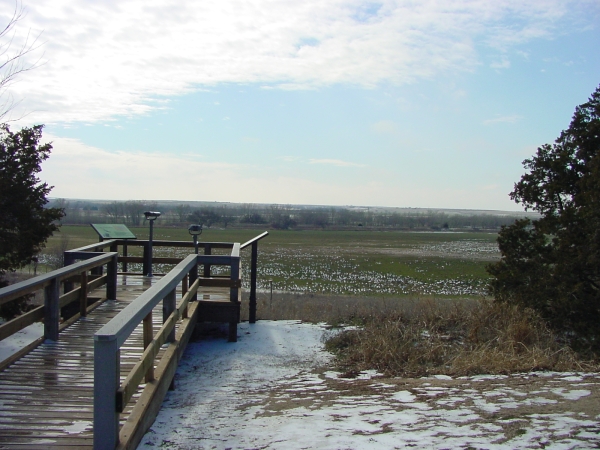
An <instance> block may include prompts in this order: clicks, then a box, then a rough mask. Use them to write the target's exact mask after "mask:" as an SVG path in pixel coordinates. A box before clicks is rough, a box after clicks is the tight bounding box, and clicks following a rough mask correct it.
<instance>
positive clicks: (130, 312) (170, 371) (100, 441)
mask: <svg viewBox="0 0 600 450" xmlns="http://www.w3.org/2000/svg"><path fill="white" fill-rule="evenodd" d="M267 235H268V232H264V233H262V234H261V235H259V236H256V237H255V238H253V239H251V240H250V241H248V242H246V243H244V244H242V245H240V244H238V243H225V242H204V243H200V244H199V247H200V248H203V249H204V252H203V253H204V254H200V255H196V254H192V255H189V256H187V257H186V258H184V259H182V258H160V257H158V258H154V257H152V256H151V255H150V253H149V252H148V251H147V249H148V248H149V246H148V242H147V241H130V240H119V239H115V240H108V241H103V242H99V243H95V244H91V245H87V246H84V247H81V248H77V249H74V250H69V251H67V252H65V253H64V256H65V267H63V268H62V269H58V270H55V271H53V272H49V273H47V274H45V275H40V276H38V277H36V278H32V279H30V280H27V281H23V282H20V283H17V284H14V285H11V286H8V287H5V288H2V289H0V304H4V303H7V302H10V301H15V300H17V299H19V298H22V297H24V296H27V295H31V294H33V293H35V292H36V291H39V290H41V289H43V290H44V305H43V306H40V307H37V308H35V309H33V310H32V311H29V312H27V313H25V314H23V315H21V316H19V317H17V318H16V319H14V320H11V321H9V322H7V323H5V324H3V325H1V326H0V340H2V339H4V338H6V337H8V336H10V335H12V334H14V333H16V332H17V331H19V330H22V329H23V328H25V327H27V326H29V325H31V324H33V323H35V322H38V321H40V320H43V321H44V337H42V338H40V339H38V340H36V341H35V342H34V343H32V344H30V345H28V346H27V347H25V348H23V349H22V350H20V351H19V352H17V353H16V354H15V355H14V356H13V357H11V358H9V359H8V360H6V361H4V362H3V363H0V370H3V369H4V368H5V367H6V366H8V365H9V364H11V363H12V362H14V361H15V360H16V359H18V358H20V357H21V356H22V355H23V354H25V353H27V352H28V351H30V350H31V349H32V348H35V346H37V345H39V344H41V343H42V342H43V341H44V339H51V340H54V341H57V340H58V338H59V332H60V331H61V330H62V329H64V328H66V327H67V326H69V325H70V324H72V323H73V322H74V321H76V320H77V319H78V318H79V317H82V316H85V315H86V314H88V313H89V312H91V311H92V310H93V309H95V308H96V307H97V306H99V305H100V304H101V303H102V302H103V301H105V300H106V299H111V300H116V297H117V275H118V264H119V263H121V264H122V265H123V266H122V269H123V272H125V273H127V274H131V272H127V263H129V262H131V263H142V264H143V271H142V272H143V273H147V272H148V269H149V267H150V265H151V264H153V263H154V264H156V263H166V264H176V266H175V268H174V269H173V270H171V271H170V272H169V273H168V274H166V275H165V276H163V277H161V278H160V279H159V280H158V281H157V282H156V283H155V284H154V285H152V286H151V287H150V288H149V289H148V290H147V291H145V292H144V293H143V294H141V295H140V296H139V297H138V298H137V299H135V300H134V301H133V302H132V303H130V304H129V305H128V306H127V307H125V308H124V309H123V310H122V311H121V312H120V313H119V314H118V315H117V316H116V317H114V318H113V319H112V320H111V321H110V322H109V323H108V324H106V325H105V326H104V327H103V328H102V329H101V330H99V331H98V332H97V333H96V334H95V336H94V448H95V449H111V450H112V449H114V448H115V447H118V448H133V447H134V446H135V444H136V443H137V442H139V441H140V440H141V438H142V436H143V433H144V432H145V431H146V430H147V428H149V426H150V425H151V424H152V422H153V421H154V418H155V417H156V414H157V413H158V410H159V408H160V403H161V402H162V399H163V398H164V395H165V394H166V391H167V389H168V387H169V385H170V384H171V382H172V379H173V376H174V374H175V370H176V368H177V363H178V361H179V358H180V357H181V354H182V352H183V349H184V348H185V345H186V344H187V342H188V340H189V338H190V336H191V333H192V330H193V328H194V325H195V322H196V320H197V319H198V317H197V316H198V313H197V311H199V310H200V308H199V304H200V303H204V302H198V301H196V300H197V291H198V289H199V288H200V287H225V288H228V289H229V300H230V302H231V303H232V306H233V304H236V306H238V308H237V311H238V315H237V319H236V322H231V321H230V322H229V326H230V329H229V339H230V340H235V339H236V338H237V321H239V302H240V300H241V284H242V283H241V273H242V272H241V262H240V250H241V249H244V248H248V247H251V249H252V255H251V267H250V272H251V277H250V278H251V280H250V322H252V323H253V322H255V321H256V275H257V246H258V242H259V241H260V240H261V239H263V238H264V237H266V236H267ZM119 246H122V255H121V256H119V252H118V250H119ZM128 246H141V247H143V248H144V254H143V256H142V257H135V256H128V255H127V247H128ZM153 246H154V247H161V246H169V247H184V248H194V243H193V242H185V241H154V242H153ZM106 249H108V250H109V251H108V252H106V251H105V250H106ZM213 249H230V251H231V252H230V254H218V255H214V254H212V253H213V252H212V251H213ZM105 266H106V274H104V267H105ZM199 266H202V269H203V271H202V274H199V273H198V268H199ZM212 266H228V267H229V275H227V276H213V275H212V274H211V267H212ZM61 284H62V290H63V292H64V294H63V295H61V294H60V292H61ZM104 284H105V285H106V296H105V297H103V298H99V299H98V300H97V301H96V302H95V303H93V304H91V305H88V303H89V301H88V300H89V299H88V294H89V293H90V292H91V291H92V290H95V289H97V288H98V287H100V286H102V285H104ZM179 284H181V287H182V288H181V290H182V298H181V301H180V302H179V305H177V303H176V294H175V292H176V288H177V287H178V285H179ZM75 286H77V287H75ZM75 301H79V312H78V313H76V314H75V315H74V316H72V317H71V318H70V319H68V320H66V321H63V322H62V323H61V322H60V308H63V307H65V306H66V305H69V304H72V303H73V302H75ZM161 301H162V302H163V325H162V326H161V328H160V329H159V330H158V331H157V332H156V333H154V330H153V329H152V310H153V308H154V307H155V306H156V305H158V303H159V302H161ZM140 323H141V324H143V325H142V328H143V342H144V344H143V345H144V351H143V354H142V356H141V358H140V360H139V361H138V362H137V363H136V364H135V366H134V367H133V369H132V370H131V371H130V372H129V373H128V374H127V375H126V376H125V379H124V381H123V383H122V384H121V383H120V376H121V373H120V359H119V349H120V347H121V346H122V345H123V343H124V342H125V340H126V339H127V338H128V337H129V336H130V335H131V333H132V332H133V331H134V330H135V328H136V327H137V326H138V325H139V324H140ZM178 323H179V327H178V328H177V329H176V324H178ZM176 330H177V331H176ZM165 344H168V346H167V347H166V349H165V350H164V353H163V355H162V357H161V358H160V360H159V361H158V362H157V363H156V360H155V359H156V357H157V355H158V354H159V352H160V349H161V348H162V347H163V346H164V345H165ZM155 363H156V368H155V367H154V365H155ZM142 382H145V387H144V390H143V392H142V394H141V397H140V398H139V399H138V401H137V402H136V404H135V406H134V407H133V410H132V412H131V413H130V414H129V416H128V419H127V421H126V422H125V423H124V425H123V427H122V428H121V429H120V430H119V413H120V412H122V411H123V409H124V408H125V407H126V405H127V403H128V402H129V400H130V399H131V396H132V395H133V394H134V393H135V392H137V391H138V388H139V386H140V384H141V383H142Z"/></svg>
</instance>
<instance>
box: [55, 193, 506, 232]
mask: <svg viewBox="0 0 600 450" xmlns="http://www.w3.org/2000/svg"><path fill="white" fill-rule="evenodd" d="M49 206H51V207H56V208H61V209H63V210H64V211H65V213H66V215H65V217H64V218H63V219H62V223H63V224H88V223H124V224H126V225H128V226H132V227H136V226H143V225H144V211H149V210H152V211H160V212H161V213H162V215H161V217H160V224H161V225H163V226H185V225H188V224H191V223H199V224H202V225H204V226H205V227H221V228H227V227H230V226H234V227H269V228H273V229H281V230H285V229H307V228H309V229H310V228H312V229H327V228H335V229H347V228H352V229H354V228H370V229H399V230H450V229H469V228H470V229H485V230H490V229H492V230H493V229H499V228H500V227H501V226H502V225H509V224H512V223H514V221H515V220H516V219H517V217H516V215H515V216H507V215H500V214H493V213H489V214H483V213H479V214H475V213H473V214H458V213H457V214H452V213H447V212H441V211H435V210H429V211H427V210H415V211H414V212H413V211H411V210H403V211H402V212H395V211H393V210H385V209H376V208H358V207H315V206H312V207H308V206H298V205H256V204H206V205H205V204H202V205H201V206H200V207H195V206H193V203H192V204H189V203H174V202H169V203H162V202H156V201H150V202H144V201H138V200H132V201H111V202H101V201H93V200H65V199H54V200H52V201H51V202H50V205H49Z"/></svg>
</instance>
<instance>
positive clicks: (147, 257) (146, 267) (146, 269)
mask: <svg viewBox="0 0 600 450" xmlns="http://www.w3.org/2000/svg"><path fill="white" fill-rule="evenodd" d="M143 260H144V262H143V263H142V275H143V276H146V275H148V274H149V273H150V266H151V265H152V254H151V249H150V242H145V243H144V257H143Z"/></svg>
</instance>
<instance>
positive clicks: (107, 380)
mask: <svg viewBox="0 0 600 450" xmlns="http://www.w3.org/2000/svg"><path fill="white" fill-rule="evenodd" d="M229 247H230V248H231V249H232V251H231V254H230V255H196V254H192V255H189V256H187V257H186V258H185V259H184V260H183V261H181V262H180V263H179V264H177V266H176V267H175V268H174V269H173V270H171V271H170V272H169V273H168V274H167V275H165V276H164V277H163V278H161V279H160V280H158V281H157V282H156V284H154V285H153V286H151V287H150V288H149V289H148V290H147V291H145V292H144V293H142V294H141V295H140V296H139V297H138V298H136V299H135V300H134V301H133V302H131V303H130V304H129V305H127V306H126V307H125V308H124V309H123V310H122V311H121V312H120V313H119V314H117V315H116V316H115V317H114V318H113V319H112V320H111V321H110V322H108V323H107V324H106V325H104V326H103V327H102V328H101V329H100V330H99V331H98V332H96V334H95V335H94V448H95V449H104V448H106V449H108V448H111V449H113V448H114V447H115V446H116V445H117V443H118V441H119V411H122V410H123V408H124V407H125V405H126V403H127V401H128V400H129V399H130V398H131V396H132V395H133V393H134V392H135V390H137V387H138V384H139V382H140V381H141V380H142V379H143V374H144V373H146V381H147V382H148V381H152V380H154V378H153V366H154V362H153V361H154V357H155V356H156V352H157V351H158V347H160V345H161V344H162V343H164V342H169V343H172V344H174V345H177V343H176V342H174V341H175V323H176V322H177V320H179V318H181V317H182V316H183V315H184V314H186V313H184V311H185V309H186V308H187V302H189V301H191V300H194V299H195V298H196V290H197V289H198V286H200V285H202V281H203V279H198V275H197V273H198V270H197V266H198V265H200V264H203V265H204V266H206V265H228V266H230V267H231V274H230V280H229V282H228V283H227V284H228V285H229V289H230V300H231V301H232V302H236V303H237V302H238V297H239V287H240V283H239V279H240V256H239V253H240V244H239V243H235V244H230V245H229ZM186 277H189V282H190V284H191V288H190V289H189V290H188V291H187V293H185V295H184V296H183V297H182V300H181V302H180V306H179V308H177V304H176V296H175V292H176V288H177V286H178V284H179V283H180V282H181V281H182V280H183V279H184V278H186ZM207 281H213V280H211V279H208V280H207ZM160 301H162V302H163V327H162V328H161V330H159V332H158V333H157V334H156V335H155V336H154V338H152V339H150V340H149V339H147V337H148V335H152V331H151V329H152V325H151V323H152V319H151V318H152V316H151V314H152V310H153V309H154V307H156V306H157V305H158V303H159V302H160ZM140 323H144V336H145V338H144V347H145V351H144V354H143V355H142V358H141V359H140V361H139V362H138V363H137V364H136V365H135V366H134V368H133V369H132V370H131V371H130V372H129V374H128V375H127V376H126V379H125V382H124V383H123V384H122V385H119V380H120V376H121V373H120V358H119V349H120V347H121V346H122V345H123V344H124V343H125V341H126V340H127V338H128V337H129V336H130V335H131V334H132V333H133V331H134V330H135V329H136V328H137V327H138V325H139V324H140ZM234 325H235V326H237V322H236V323H234ZM231 326H232V324H231V323H230V333H231ZM169 348H171V346H170V347H169ZM167 352H169V350H168V349H167ZM175 353H176V352H175ZM173 354H174V353H173V352H172V351H171V352H170V353H169V355H171V356H169V357H173V356H172V355H173ZM161 382H164V378H161V380H160V381H157V383H159V384H160V383H161ZM146 386H147V387H148V386H150V387H149V389H153V388H154V387H155V386H156V383H154V384H151V383H147V384H146Z"/></svg>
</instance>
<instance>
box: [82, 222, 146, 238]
mask: <svg viewBox="0 0 600 450" xmlns="http://www.w3.org/2000/svg"><path fill="white" fill-rule="evenodd" d="M90 225H91V226H92V228H93V229H94V230H95V231H96V233H98V236H100V240H103V239H137V237H136V236H135V234H133V233H132V232H131V231H130V230H129V228H127V227H126V226H125V225H123V224H122V223H90Z"/></svg>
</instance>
